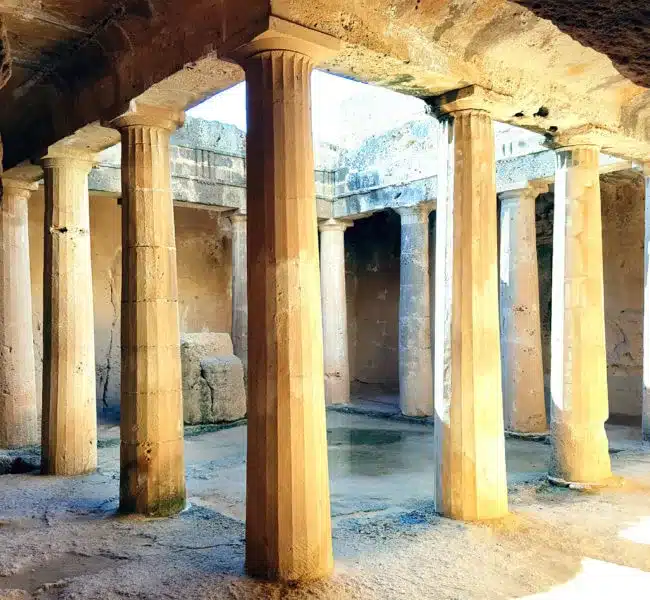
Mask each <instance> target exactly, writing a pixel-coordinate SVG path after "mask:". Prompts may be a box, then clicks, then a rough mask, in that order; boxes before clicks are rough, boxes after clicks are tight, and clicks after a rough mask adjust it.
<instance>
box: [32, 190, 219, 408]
mask: <svg viewBox="0 0 650 600" xmlns="http://www.w3.org/2000/svg"><path fill="white" fill-rule="evenodd" d="M43 210H44V209H43V194H42V188H41V190H39V192H36V193H35V194H34V195H33V197H32V200H31V203H30V206H29V235H30V258H31V272H32V273H31V277H32V294H33V305H34V336H35V340H34V341H35V349H36V363H37V371H38V373H37V385H38V393H39V397H40V392H41V372H42V333H43ZM174 217H175V223H176V247H177V260H178V286H179V296H180V298H179V300H180V302H179V317H180V328H181V332H200V331H227V332H230V324H231V305H230V293H231V292H230V290H231V254H230V252H231V239H230V222H229V221H228V219H226V218H224V217H222V216H220V214H219V213H217V212H213V211H207V210H201V209H197V208H194V207H187V208H186V207H176V208H175V209H174ZM120 218H121V213H120V208H119V206H118V205H117V201H116V199H115V198H112V197H108V196H97V195H96V196H91V199H90V228H91V252H92V269H93V300H94V311H95V353H96V366H97V404H98V408H100V409H107V410H108V411H109V412H114V411H115V409H116V407H117V406H118V404H119V382H120V318H119V310H120V295H121V270H122V268H121V267H122V265H121V260H122V259H121V248H120V238H121V222H120Z"/></svg>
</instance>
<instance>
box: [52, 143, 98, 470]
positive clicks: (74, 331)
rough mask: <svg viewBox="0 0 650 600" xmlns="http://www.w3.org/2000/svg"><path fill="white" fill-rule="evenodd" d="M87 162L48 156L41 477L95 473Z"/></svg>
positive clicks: (92, 322)
mask: <svg viewBox="0 0 650 600" xmlns="http://www.w3.org/2000/svg"><path fill="white" fill-rule="evenodd" d="M91 167H92V162H91V159H90V158H86V159H80V158H78V157H68V156H48V157H46V158H44V159H43V170H44V174H45V263H44V277H43V424H42V466H41V468H42V471H43V473H44V474H49V475H76V474H79V473H85V472H88V471H92V470H94V469H95V468H96V467H97V408H96V400H95V335H94V320H93V285H92V271H91V260H90V215H89V210H90V208H89V204H88V173H89V172H90V169H91Z"/></svg>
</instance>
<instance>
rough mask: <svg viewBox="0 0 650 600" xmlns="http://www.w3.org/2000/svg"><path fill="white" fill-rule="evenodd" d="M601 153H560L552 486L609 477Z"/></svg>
mask: <svg viewBox="0 0 650 600" xmlns="http://www.w3.org/2000/svg"><path fill="white" fill-rule="evenodd" d="M598 157H599V148H598V146H593V145H586V144H585V145H576V146H567V147H563V148H559V149H558V150H557V155H556V168H555V169H556V170H555V212H554V222H553V295H552V302H553V312H552V316H551V399H552V404H551V442H552V453H551V465H550V470H549V478H550V479H551V481H553V482H556V483H560V484H566V483H582V484H593V483H596V484H597V483H600V482H602V481H603V480H605V479H607V478H608V477H609V476H610V475H611V468H610V460H609V453H608V442H607V435H606V433H605V427H604V423H605V421H606V420H607V417H608V401H607V359H606V354H605V313H604V297H603V242H602V224H601V212H600V211H601V208H600V202H601V201H600V180H599V170H598Z"/></svg>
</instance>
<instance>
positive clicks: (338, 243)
mask: <svg viewBox="0 0 650 600" xmlns="http://www.w3.org/2000/svg"><path fill="white" fill-rule="evenodd" d="M350 225H351V223H346V222H345V221H338V220H336V219H329V220H327V221H324V222H322V223H320V225H319V229H320V232H321V234H320V280H321V291H322V295H323V297H322V308H323V354H324V365H325V403H326V404H347V403H349V402H350V363H349V360H348V315H347V299H346V295H345V246H344V243H343V239H344V237H345V235H344V232H345V230H346V229H347V228H348V227H349V226H350Z"/></svg>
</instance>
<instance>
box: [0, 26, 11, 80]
mask: <svg viewBox="0 0 650 600" xmlns="http://www.w3.org/2000/svg"><path fill="white" fill-rule="evenodd" d="M10 77H11V50H10V48H9V39H8V37H7V28H6V27H5V24H4V21H3V20H2V18H0V88H3V87H4V86H5V85H6V83H7V81H9V78H10Z"/></svg>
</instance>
